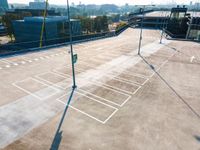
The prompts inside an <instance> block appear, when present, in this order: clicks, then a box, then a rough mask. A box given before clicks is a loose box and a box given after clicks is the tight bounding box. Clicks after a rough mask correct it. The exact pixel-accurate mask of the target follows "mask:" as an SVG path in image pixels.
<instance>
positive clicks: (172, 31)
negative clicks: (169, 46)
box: [166, 6, 189, 38]
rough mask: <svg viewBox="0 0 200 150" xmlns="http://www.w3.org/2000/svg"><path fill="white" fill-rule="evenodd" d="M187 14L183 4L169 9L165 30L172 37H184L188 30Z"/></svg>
mask: <svg viewBox="0 0 200 150" xmlns="http://www.w3.org/2000/svg"><path fill="white" fill-rule="evenodd" d="M188 21H189V16H188V14H187V8H186V7H185V6H183V7H180V6H177V7H175V8H172V9H171V14H170V18H169V20H168V25H167V29H166V32H167V33H168V34H169V35H170V36H171V37H173V38H185V37H186V34H187V30H188Z"/></svg>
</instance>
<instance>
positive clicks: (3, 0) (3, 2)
mask: <svg viewBox="0 0 200 150" xmlns="http://www.w3.org/2000/svg"><path fill="white" fill-rule="evenodd" d="M0 8H1V9H4V10H5V9H8V1H7V0H0Z"/></svg>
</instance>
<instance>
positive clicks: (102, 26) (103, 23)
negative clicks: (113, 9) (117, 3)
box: [94, 16, 108, 32]
mask: <svg viewBox="0 0 200 150" xmlns="http://www.w3.org/2000/svg"><path fill="white" fill-rule="evenodd" d="M94 30H95V31H96V32H105V31H108V18H107V16H97V17H96V18H95V19H94Z"/></svg>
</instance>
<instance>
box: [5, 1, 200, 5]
mask: <svg viewBox="0 0 200 150" xmlns="http://www.w3.org/2000/svg"><path fill="white" fill-rule="evenodd" d="M30 1H34V0H20V1H19V0H8V3H20V4H28V3H29V2H30ZM80 1H81V3H82V4H116V5H124V4H126V3H128V4H129V5H148V4H169V3H177V4H189V3H190V1H192V2H193V3H195V2H199V1H200V0H109V1H108V0H69V2H70V4H71V3H72V2H73V3H75V4H76V5H77V4H79V2H80ZM49 3H50V4H57V5H66V3H67V2H66V0H49Z"/></svg>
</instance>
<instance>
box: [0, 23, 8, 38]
mask: <svg viewBox="0 0 200 150" xmlns="http://www.w3.org/2000/svg"><path fill="white" fill-rule="evenodd" d="M6 34H7V32H6V27H4V26H3V24H1V23H0V36H1V35H6Z"/></svg>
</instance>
